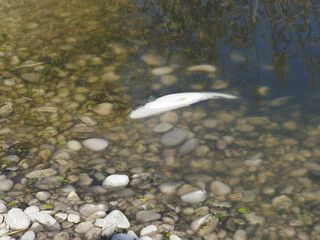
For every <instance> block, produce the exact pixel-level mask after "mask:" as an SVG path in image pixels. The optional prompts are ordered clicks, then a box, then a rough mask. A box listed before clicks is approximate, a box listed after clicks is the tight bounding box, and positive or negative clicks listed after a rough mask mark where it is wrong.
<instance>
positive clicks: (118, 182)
mask: <svg viewBox="0 0 320 240" xmlns="http://www.w3.org/2000/svg"><path fill="white" fill-rule="evenodd" d="M128 184H129V177H128V176H127V175H118V174H113V175H110V176H108V177H107V178H106V179H105V180H104V181H103V182H102V186H103V187H105V188H107V189H110V190H120V189H121V188H124V187H126V186H127V185H128Z"/></svg>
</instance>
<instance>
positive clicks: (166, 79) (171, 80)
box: [160, 74, 178, 86]
mask: <svg viewBox="0 0 320 240" xmlns="http://www.w3.org/2000/svg"><path fill="white" fill-rule="evenodd" d="M177 81H178V79H177V77H175V76H174V75H171V74H169V75H163V76H162V77H161V79H160V82H161V83H162V84H163V85H165V86H171V85H173V84H175V83H176V82H177Z"/></svg>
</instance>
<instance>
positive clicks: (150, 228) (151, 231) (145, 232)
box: [140, 225, 158, 236]
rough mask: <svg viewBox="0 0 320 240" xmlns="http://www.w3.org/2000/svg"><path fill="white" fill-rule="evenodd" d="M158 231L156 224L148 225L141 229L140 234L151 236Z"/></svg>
mask: <svg viewBox="0 0 320 240" xmlns="http://www.w3.org/2000/svg"><path fill="white" fill-rule="evenodd" d="M157 232H158V228H157V226H156V225H148V226H146V227H144V228H142V229H141V231H140V236H151V235H154V234H156V233H157Z"/></svg>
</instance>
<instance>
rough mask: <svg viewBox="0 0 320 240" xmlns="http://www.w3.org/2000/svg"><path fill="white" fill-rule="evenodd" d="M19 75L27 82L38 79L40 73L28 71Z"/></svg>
mask: <svg viewBox="0 0 320 240" xmlns="http://www.w3.org/2000/svg"><path fill="white" fill-rule="evenodd" d="M21 77H22V78H23V79H24V80H26V81H28V82H36V81H38V80H39V79H40V77H41V73H37V72H29V73H23V74H21Z"/></svg>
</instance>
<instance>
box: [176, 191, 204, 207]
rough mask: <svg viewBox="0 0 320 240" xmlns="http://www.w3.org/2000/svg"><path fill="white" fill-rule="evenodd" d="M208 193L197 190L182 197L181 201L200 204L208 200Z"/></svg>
mask: <svg viewBox="0 0 320 240" xmlns="http://www.w3.org/2000/svg"><path fill="white" fill-rule="evenodd" d="M206 198H207V191H206V190H197V191H193V192H190V193H187V194H184V195H182V196H181V200H182V201H184V202H187V203H192V204H193V203H200V202H203V201H204V200H206Z"/></svg>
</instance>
